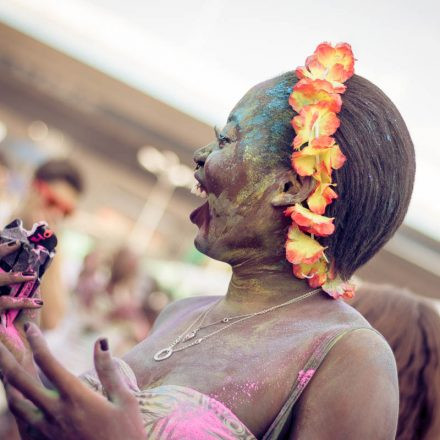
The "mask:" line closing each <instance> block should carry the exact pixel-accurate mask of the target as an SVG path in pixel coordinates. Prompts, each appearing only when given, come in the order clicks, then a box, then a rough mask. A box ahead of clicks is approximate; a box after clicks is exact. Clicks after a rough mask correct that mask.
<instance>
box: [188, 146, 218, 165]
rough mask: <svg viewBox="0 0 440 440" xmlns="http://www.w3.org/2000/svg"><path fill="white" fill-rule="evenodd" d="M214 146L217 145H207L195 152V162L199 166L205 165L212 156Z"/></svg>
mask: <svg viewBox="0 0 440 440" xmlns="http://www.w3.org/2000/svg"><path fill="white" fill-rule="evenodd" d="M214 145H215V143H214V142H211V143H210V144H208V145H205V146H204V147H202V148H199V149H198V150H196V151H195V152H194V155H193V160H194V162H195V163H196V165H198V166H203V165H205V162H206V159H207V158H208V156H209V155H210V154H211V152H212V150H213V148H214Z"/></svg>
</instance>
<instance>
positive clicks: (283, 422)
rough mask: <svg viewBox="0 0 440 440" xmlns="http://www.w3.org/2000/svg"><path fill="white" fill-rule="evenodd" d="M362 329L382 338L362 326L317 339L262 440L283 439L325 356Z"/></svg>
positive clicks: (327, 334) (334, 332) (372, 329)
mask: <svg viewBox="0 0 440 440" xmlns="http://www.w3.org/2000/svg"><path fill="white" fill-rule="evenodd" d="M362 329H365V330H370V331H374V332H375V333H378V334H379V335H380V336H381V337H383V336H382V335H381V334H380V333H379V332H378V331H377V330H375V329H374V328H372V327H367V326H363V327H349V328H344V329H342V330H341V329H340V328H338V329H336V330H332V331H330V332H328V333H325V334H324V335H323V336H322V337H320V338H319V340H318V343H317V345H316V348H315V349H314V350H313V352H312V355H311V356H310V357H309V359H308V360H307V362H306V363H305V365H304V367H303V368H302V370H301V371H300V372H299V373H298V376H297V378H296V380H295V382H294V384H293V386H292V390H291V393H290V395H289V397H288V399H287V401H286V402H285V404H284V405H283V407H282V408H281V411H280V412H279V413H278V415H277V417H276V418H275V420H274V421H273V422H272V424H271V425H270V427H269V429H268V430H267V431H266V433H265V434H264V436H263V437H262V440H274V439H278V438H284V436H283V435H286V433H287V431H288V430H289V429H290V423H289V422H290V421H291V420H290V417H291V416H292V409H293V407H294V405H295V403H296V402H297V401H298V399H299V398H300V396H301V394H302V393H303V391H304V389H305V388H306V386H307V385H308V383H309V382H310V380H311V379H312V377H313V375H314V374H315V372H316V370H317V369H318V368H319V366H320V365H321V364H322V362H323V361H324V359H325V357H326V356H327V354H328V353H329V352H330V350H331V349H332V348H333V347H334V345H335V344H336V343H337V342H338V341H339V340H340V339H341V338H342V337H343V336H345V335H346V334H348V333H351V332H353V331H355V330H362Z"/></svg>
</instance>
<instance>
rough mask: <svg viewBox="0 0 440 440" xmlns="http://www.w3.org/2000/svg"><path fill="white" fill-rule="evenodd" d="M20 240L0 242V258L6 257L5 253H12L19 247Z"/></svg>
mask: <svg viewBox="0 0 440 440" xmlns="http://www.w3.org/2000/svg"><path fill="white" fill-rule="evenodd" d="M20 246H21V243H20V240H12V241H7V242H6V243H2V244H0V258H3V257H6V255H9V254H12V252H15V251H16V250H18V249H20Z"/></svg>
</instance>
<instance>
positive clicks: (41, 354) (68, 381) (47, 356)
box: [24, 322, 83, 397]
mask: <svg viewBox="0 0 440 440" xmlns="http://www.w3.org/2000/svg"><path fill="white" fill-rule="evenodd" d="M24 330H25V333H26V338H27V340H28V342H29V346H30V348H31V350H32V353H33V355H34V360H35V362H36V363H37V365H38V366H39V367H40V369H41V371H42V372H43V373H44V374H45V375H46V377H47V378H48V379H49V380H50V381H51V382H52V383H53V385H54V386H55V387H56V388H57V390H58V391H59V392H60V393H61V394H63V395H64V396H67V397H70V396H71V395H72V394H73V393H75V392H76V391H79V390H81V389H82V388H83V384H82V382H81V381H80V380H79V379H78V378H77V377H75V376H74V375H73V374H71V373H70V372H69V371H67V370H66V369H65V368H64V367H63V366H62V365H61V364H60V363H59V362H58V361H57V360H56V359H55V357H54V356H53V355H52V353H51V352H50V351H49V348H48V346H47V344H46V341H45V339H44V337H43V334H42V333H41V331H40V329H39V328H38V327H37V326H36V325H35V324H34V323H32V322H27V323H26V324H25V325H24Z"/></svg>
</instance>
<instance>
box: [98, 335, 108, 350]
mask: <svg viewBox="0 0 440 440" xmlns="http://www.w3.org/2000/svg"><path fill="white" fill-rule="evenodd" d="M99 346H100V347H101V350H102V351H108V340H107V338H104V339H100V340H99Z"/></svg>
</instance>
